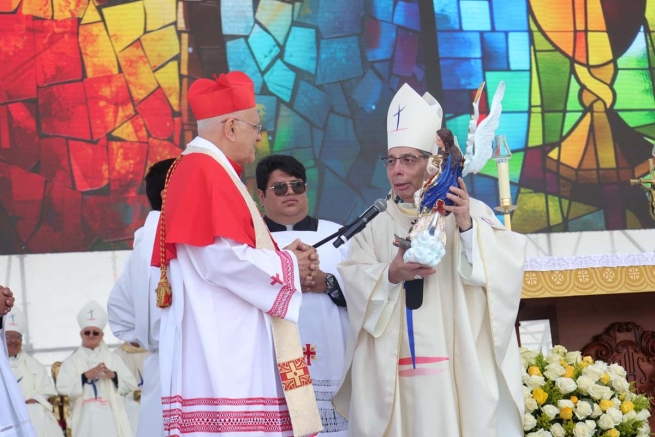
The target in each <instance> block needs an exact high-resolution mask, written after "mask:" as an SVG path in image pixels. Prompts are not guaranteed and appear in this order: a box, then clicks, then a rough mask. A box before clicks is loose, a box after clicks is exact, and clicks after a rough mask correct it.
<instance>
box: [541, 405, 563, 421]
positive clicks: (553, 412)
mask: <svg viewBox="0 0 655 437" xmlns="http://www.w3.org/2000/svg"><path fill="white" fill-rule="evenodd" d="M541 410H542V411H543V412H544V414H545V415H546V417H547V418H548V420H553V419H554V418H556V417H557V415H558V414H559V408H557V407H556V406H555V405H544V406H543V407H541Z"/></svg>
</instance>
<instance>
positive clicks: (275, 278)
mask: <svg viewBox="0 0 655 437" xmlns="http://www.w3.org/2000/svg"><path fill="white" fill-rule="evenodd" d="M271 279H272V280H273V281H271V285H275V284H280V285H282V284H284V282H282V280H281V279H280V274H279V273H276V274H275V276H271Z"/></svg>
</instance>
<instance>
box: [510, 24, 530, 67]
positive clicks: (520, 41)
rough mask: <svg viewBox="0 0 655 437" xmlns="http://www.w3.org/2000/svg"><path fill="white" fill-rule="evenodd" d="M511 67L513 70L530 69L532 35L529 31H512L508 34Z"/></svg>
mask: <svg viewBox="0 0 655 437" xmlns="http://www.w3.org/2000/svg"><path fill="white" fill-rule="evenodd" d="M508 45H509V50H508V52H509V67H510V68H511V69H512V70H529V69H530V37H529V36H528V32H510V33H509V35H508Z"/></svg>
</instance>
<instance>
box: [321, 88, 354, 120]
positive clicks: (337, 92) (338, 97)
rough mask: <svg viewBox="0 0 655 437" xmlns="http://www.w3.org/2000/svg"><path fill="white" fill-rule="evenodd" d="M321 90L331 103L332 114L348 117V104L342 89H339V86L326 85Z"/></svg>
mask: <svg viewBox="0 0 655 437" xmlns="http://www.w3.org/2000/svg"><path fill="white" fill-rule="evenodd" d="M323 90H324V91H325V92H326V93H327V95H328V96H329V97H330V101H331V102H332V110H333V111H334V112H336V113H337V114H341V115H350V110H349V109H348V102H346V96H345V95H344V94H343V89H341V85H340V84H338V83H330V84H327V85H325V86H323Z"/></svg>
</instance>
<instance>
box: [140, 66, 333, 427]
mask: <svg viewBox="0 0 655 437" xmlns="http://www.w3.org/2000/svg"><path fill="white" fill-rule="evenodd" d="M187 96H188V99H189V104H190V106H191V109H192V110H193V113H194V116H195V118H196V120H198V135H199V136H198V137H196V138H195V139H194V140H193V141H192V142H191V143H189V144H188V145H187V147H186V150H185V152H184V153H183V154H182V156H181V157H180V158H178V159H179V160H178V161H176V163H175V164H173V167H172V168H171V172H170V176H169V177H170V179H169V182H168V183H167V186H166V188H165V190H164V194H163V195H162V198H163V199H164V204H163V207H162V214H161V216H160V220H159V232H158V235H157V240H156V241H155V246H154V251H153V252H154V253H153V265H155V266H161V274H162V275H161V276H162V280H161V281H160V285H159V286H158V287H157V294H158V305H159V306H160V307H163V308H165V309H164V310H163V311H162V319H161V326H162V330H161V336H160V349H159V353H160V369H161V375H162V376H161V381H162V386H161V389H162V403H163V409H164V429H165V431H166V432H169V433H171V434H193V435H194V436H195V437H203V436H216V435H222V436H228V437H255V436H257V437H260V436H270V437H282V436H291V435H294V436H297V437H299V436H306V435H313V434H315V433H317V432H318V431H320V430H321V420H320V416H319V413H318V407H317V405H316V399H315V396H314V391H313V388H312V384H311V376H310V374H309V369H308V366H307V364H306V362H305V361H304V359H303V358H304V357H303V350H302V346H301V343H300V337H299V335H298V327H297V325H296V323H297V322H298V315H299V310H300V303H301V296H302V294H301V291H300V288H301V279H302V282H303V285H305V286H312V285H314V282H313V278H312V277H311V276H310V273H311V269H312V267H314V268H315V267H316V266H315V265H314V264H316V263H317V261H318V256H317V255H316V253H315V251H314V250H313V249H311V248H310V247H309V246H306V245H303V244H301V243H300V242H299V241H296V242H294V243H293V244H292V245H291V246H288V248H287V250H280V249H279V248H278V247H277V246H276V245H275V243H274V242H273V240H272V238H271V236H270V234H269V232H268V229H267V228H266V225H265V223H264V221H263V219H262V217H261V215H260V214H259V212H258V210H257V206H256V205H255V203H254V201H253V199H252V198H251V197H250V195H249V193H248V191H247V189H246V187H245V185H244V184H243V183H242V182H241V181H240V180H239V173H240V171H241V169H242V166H243V165H245V164H248V163H251V162H253V161H254V159H255V147H256V143H257V142H258V141H260V140H261V135H260V130H261V124H260V119H259V115H258V113H257V109H256V104H255V94H254V85H253V82H252V80H250V78H249V77H248V76H247V75H245V74H244V73H241V72H238V71H232V72H230V73H228V74H223V75H220V76H219V77H217V78H215V80H209V79H197V80H196V81H195V82H194V83H193V84H192V85H191V87H190V88H189V92H188V93H187ZM169 279H170V282H169Z"/></svg>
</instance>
